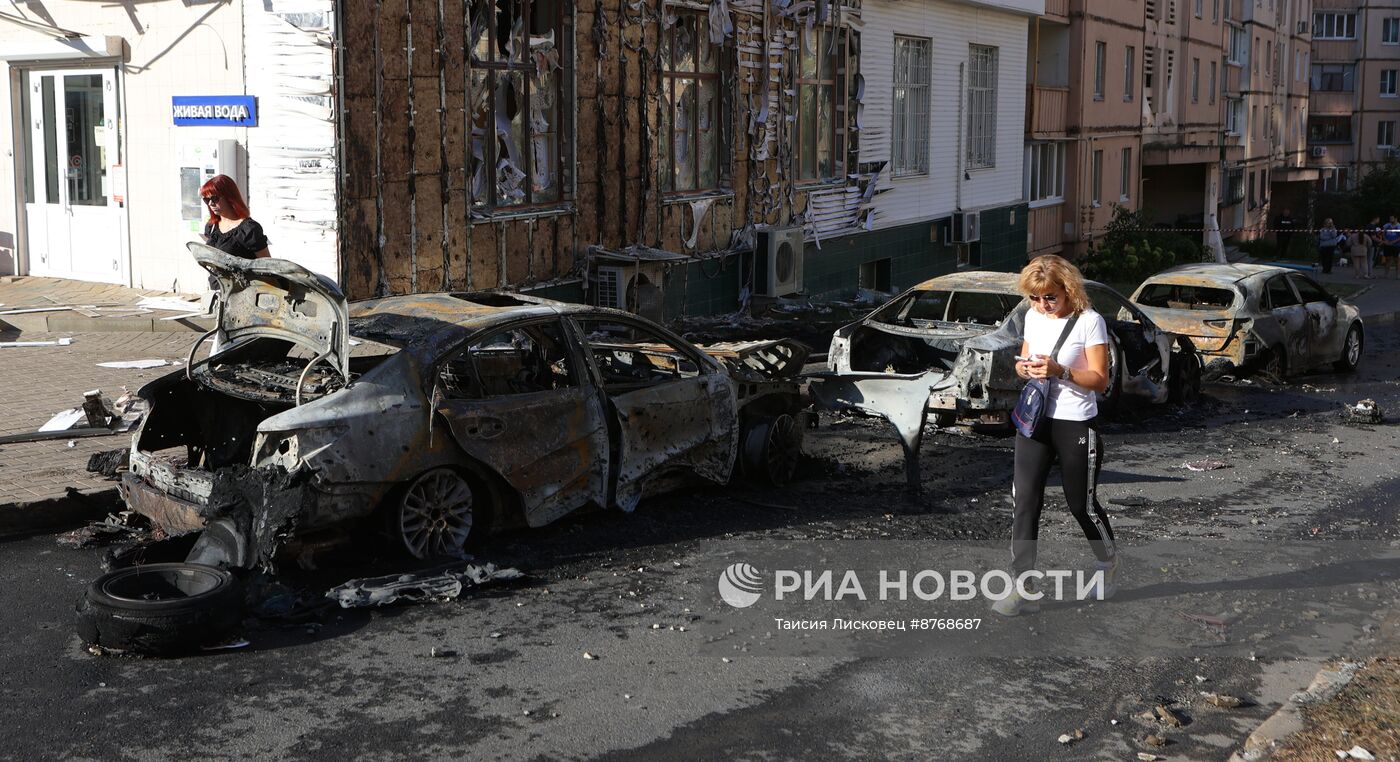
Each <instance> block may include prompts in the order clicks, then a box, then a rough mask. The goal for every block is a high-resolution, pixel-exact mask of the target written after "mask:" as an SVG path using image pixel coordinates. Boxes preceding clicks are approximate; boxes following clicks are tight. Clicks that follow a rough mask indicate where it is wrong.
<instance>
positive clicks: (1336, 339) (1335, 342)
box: [1288, 273, 1344, 365]
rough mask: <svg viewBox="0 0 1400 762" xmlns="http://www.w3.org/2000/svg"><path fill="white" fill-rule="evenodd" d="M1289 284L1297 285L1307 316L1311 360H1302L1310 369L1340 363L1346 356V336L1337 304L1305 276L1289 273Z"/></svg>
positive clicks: (1308, 349)
mask: <svg viewBox="0 0 1400 762" xmlns="http://www.w3.org/2000/svg"><path fill="white" fill-rule="evenodd" d="M1288 280H1289V281H1291V282H1292V283H1293V289H1294V290H1295V291H1297V292H1298V297H1299V299H1300V300H1301V301H1302V302H1303V310H1304V311H1305V312H1306V313H1307V323H1306V325H1305V331H1304V334H1305V335H1306V337H1307V339H1306V341H1305V343H1304V349H1305V351H1306V352H1307V356H1306V357H1305V358H1302V359H1304V360H1306V362H1307V364H1308V365H1316V364H1318V363H1321V362H1324V361H1328V360H1335V359H1337V357H1339V356H1340V355H1341V352H1342V337H1343V333H1344V332H1343V331H1341V330H1340V327H1339V325H1338V321H1337V300H1336V299H1334V298H1332V296H1331V294H1328V293H1327V291H1325V290H1324V289H1323V288H1322V286H1319V285H1317V284H1316V283H1314V282H1313V280H1312V279H1311V278H1308V277H1307V276H1305V275H1301V274H1299V273H1289V274H1288Z"/></svg>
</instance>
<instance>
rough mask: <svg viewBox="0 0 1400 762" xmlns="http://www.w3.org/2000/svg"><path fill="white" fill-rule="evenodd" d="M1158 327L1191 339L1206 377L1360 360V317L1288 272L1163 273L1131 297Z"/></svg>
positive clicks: (1199, 269) (1183, 268) (1248, 268)
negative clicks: (1243, 370) (1252, 370)
mask: <svg viewBox="0 0 1400 762" xmlns="http://www.w3.org/2000/svg"><path fill="white" fill-rule="evenodd" d="M1133 302H1134V303H1135V304H1137V306H1138V307H1139V308H1140V309H1141V310H1142V311H1143V312H1144V313H1146V314H1147V315H1149V316H1151V318H1152V319H1153V320H1155V321H1157V323H1158V324H1159V325H1162V326H1165V327H1166V328H1167V329H1168V330H1171V331H1176V332H1177V333H1180V334H1182V335H1185V336H1190V337H1191V341H1192V342H1193V343H1194V344H1195V347H1196V351H1198V352H1200V354H1201V359H1202V361H1203V362H1204V363H1205V365H1206V367H1207V369H1208V372H1210V373H1212V374H1214V373H1217V372H1224V371H1228V370H1231V369H1236V368H1239V369H1260V370H1264V371H1266V372H1268V373H1271V374H1273V375H1274V376H1276V377H1282V376H1285V375H1289V374H1293V373H1298V372H1301V371H1303V370H1307V369H1309V368H1315V367H1319V366H1328V365H1330V366H1332V367H1333V368H1335V369H1337V370H1339V371H1342V372H1350V371H1352V370H1355V369H1356V365H1357V363H1359V362H1361V353H1362V349H1363V348H1364V343H1365V339H1366V329H1365V326H1364V325H1363V323H1362V320H1361V311H1360V310H1358V309H1357V308H1356V305H1353V304H1351V303H1349V302H1347V301H1346V300H1344V299H1340V298H1338V297H1337V296H1335V295H1333V294H1331V293H1329V292H1328V291H1327V289H1326V288H1324V287H1323V286H1322V285H1321V284H1319V283H1318V282H1317V281H1315V280H1313V279H1312V278H1309V277H1308V276H1307V275H1305V274H1303V273H1301V272H1298V271H1296V270H1293V269H1291V268H1287V267H1278V266H1275V265H1256V264H1215V263H1206V264H1192V265H1180V266H1177V267H1173V268H1170V269H1167V270H1163V271H1162V272H1160V273H1157V274H1156V275H1153V276H1152V277H1150V278H1148V279H1147V280H1145V281H1143V282H1142V285H1141V286H1138V288H1137V291H1135V292H1134V293H1133Z"/></svg>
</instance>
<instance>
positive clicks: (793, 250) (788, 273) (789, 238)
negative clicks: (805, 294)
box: [753, 227, 803, 296]
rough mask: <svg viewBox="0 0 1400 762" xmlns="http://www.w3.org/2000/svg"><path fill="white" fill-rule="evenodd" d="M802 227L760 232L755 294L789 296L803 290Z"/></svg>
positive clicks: (755, 265)
mask: <svg viewBox="0 0 1400 762" xmlns="http://www.w3.org/2000/svg"><path fill="white" fill-rule="evenodd" d="M802 248H803V235H802V228H801V227H791V228H767V229H764V230H759V231H758V240H757V242H756V243H755V245H754V268H753V269H754V293H756V294H760V295H762V296H787V295H789V294H795V293H797V292H799V291H801V290H802Z"/></svg>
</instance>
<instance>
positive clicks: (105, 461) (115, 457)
mask: <svg viewBox="0 0 1400 762" xmlns="http://www.w3.org/2000/svg"><path fill="white" fill-rule="evenodd" d="M130 462H131V448H129V447H121V448H118V449H115V450H105V451H103V452H95V453H93V454H92V455H90V456H89V457H88V462H87V470H88V472H89V473H94V474H102V475H103V476H105V477H107V478H108V479H116V478H117V474H118V472H120V471H125V470H126V467H127V465H128V464H129V463H130Z"/></svg>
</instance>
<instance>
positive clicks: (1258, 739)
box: [1229, 660, 1365, 762]
mask: <svg viewBox="0 0 1400 762" xmlns="http://www.w3.org/2000/svg"><path fill="white" fill-rule="evenodd" d="M1364 663H1365V662H1353V661H1345V660H1338V661H1334V662H1331V663H1329V664H1328V665H1327V666H1324V667H1323V668H1322V669H1320V670H1318V672H1317V675H1315V676H1314V677H1313V679H1312V682H1311V683H1309V684H1308V687H1307V688H1306V689H1304V690H1302V691H1299V692H1298V693H1295V694H1293V695H1292V696H1289V697H1288V700H1287V701H1284V702H1283V706H1281V707H1279V710H1278V711H1277V712H1274V713H1273V714H1272V715H1269V718H1268V719H1267V720H1264V722H1263V723H1261V724H1260V725H1259V727H1257V728H1255V729H1254V732H1253V733H1250V734H1249V737H1248V738H1246V739H1245V741H1244V746H1243V748H1242V749H1241V750H1239V751H1236V752H1235V753H1234V754H1231V755H1230V760H1229V762H1260V760H1266V759H1268V758H1269V757H1270V756H1272V755H1273V753H1274V751H1275V750H1277V749H1278V747H1280V746H1282V745H1283V744H1284V743H1286V742H1287V741H1288V739H1289V738H1291V737H1292V736H1293V734H1295V733H1297V732H1298V731H1300V730H1302V729H1303V712H1302V710H1303V708H1304V707H1306V706H1311V705H1313V704H1320V703H1322V702H1324V701H1328V700H1330V699H1331V698H1332V697H1333V696H1336V695H1337V693H1339V692H1340V691H1341V690H1342V689H1343V688H1345V687H1346V686H1347V684H1348V683H1350V682H1351V679H1352V677H1354V676H1355V675H1356V673H1357V672H1358V671H1360V669H1361V667H1362V666H1363V664H1364Z"/></svg>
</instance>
